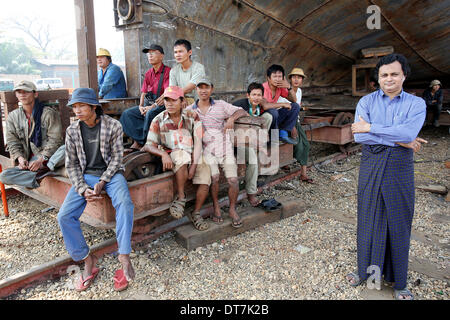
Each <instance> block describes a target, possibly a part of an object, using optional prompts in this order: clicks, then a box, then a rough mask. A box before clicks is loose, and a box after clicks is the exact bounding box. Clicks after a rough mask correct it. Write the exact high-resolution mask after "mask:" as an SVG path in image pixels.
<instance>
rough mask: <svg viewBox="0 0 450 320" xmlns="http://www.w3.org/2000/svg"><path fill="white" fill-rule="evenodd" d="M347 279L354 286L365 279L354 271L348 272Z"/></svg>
mask: <svg viewBox="0 0 450 320" xmlns="http://www.w3.org/2000/svg"><path fill="white" fill-rule="evenodd" d="M349 278H351V279H349ZM346 279H347V282H348V283H349V284H350V285H351V286H352V287H354V288H355V287H357V286H359V285H360V284H361V283H363V282H364V280H361V279H360V277H359V275H358V274H357V273H354V272H350V273H349V274H347V277H346Z"/></svg>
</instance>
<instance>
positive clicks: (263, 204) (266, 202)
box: [258, 199, 276, 211]
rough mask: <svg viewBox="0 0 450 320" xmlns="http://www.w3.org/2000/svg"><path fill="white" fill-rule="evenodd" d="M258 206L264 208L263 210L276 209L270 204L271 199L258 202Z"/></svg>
mask: <svg viewBox="0 0 450 320" xmlns="http://www.w3.org/2000/svg"><path fill="white" fill-rule="evenodd" d="M258 207H259V208H262V209H264V210H265V211H274V210H276V208H275V207H274V206H273V204H272V199H270V200H264V201H262V202H261V203H260V204H258Z"/></svg>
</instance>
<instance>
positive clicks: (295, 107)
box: [291, 102, 300, 114]
mask: <svg viewBox="0 0 450 320" xmlns="http://www.w3.org/2000/svg"><path fill="white" fill-rule="evenodd" d="M291 110H292V112H295V113H297V114H298V113H299V112H300V106H299V104H298V103H295V102H294V103H291Z"/></svg>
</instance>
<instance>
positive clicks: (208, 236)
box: [175, 198, 307, 250]
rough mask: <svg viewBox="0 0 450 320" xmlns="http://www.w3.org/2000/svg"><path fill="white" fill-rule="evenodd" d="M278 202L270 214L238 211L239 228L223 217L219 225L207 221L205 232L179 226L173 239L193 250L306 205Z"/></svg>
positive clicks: (284, 215) (302, 209) (254, 209)
mask: <svg viewBox="0 0 450 320" xmlns="http://www.w3.org/2000/svg"><path fill="white" fill-rule="evenodd" d="M278 201H279V202H280V203H282V204H283V207H282V208H281V209H279V210H275V211H272V212H266V211H265V210H263V209H260V208H253V207H250V208H246V209H245V210H238V214H239V216H240V217H241V220H242V227H241V228H238V229H236V228H234V227H233V226H232V225H231V219H230V218H228V217H224V219H225V221H224V222H223V224H221V225H217V224H215V223H213V222H211V221H208V223H209V229H208V230H205V231H198V230H197V229H195V228H194V226H193V225H192V223H190V224H188V225H184V226H181V227H179V228H177V229H176V236H175V239H176V241H177V242H178V244H180V245H181V246H183V247H184V248H186V249H187V250H193V249H195V248H197V247H201V246H204V245H207V244H209V243H213V242H215V241H218V240H221V239H225V238H228V237H232V236H235V235H237V234H240V233H242V232H245V231H248V230H251V229H255V228H257V227H259V226H261V225H264V224H266V223H270V222H276V221H279V220H281V219H285V218H288V217H291V216H294V215H296V214H298V213H301V212H304V211H305V210H306V209H307V206H306V204H305V203H304V202H303V201H302V200H297V199H296V200H288V198H282V199H279V200H278Z"/></svg>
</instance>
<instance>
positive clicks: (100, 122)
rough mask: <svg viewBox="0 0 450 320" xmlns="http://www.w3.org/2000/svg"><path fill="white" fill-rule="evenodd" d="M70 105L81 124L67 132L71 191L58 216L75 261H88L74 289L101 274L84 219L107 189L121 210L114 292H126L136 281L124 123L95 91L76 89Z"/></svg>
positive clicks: (85, 262) (118, 210) (117, 218)
mask: <svg viewBox="0 0 450 320" xmlns="http://www.w3.org/2000/svg"><path fill="white" fill-rule="evenodd" d="M67 105H68V106H70V107H72V109H73V112H74V113H75V116H76V117H77V119H78V121H75V122H73V123H72V124H71V125H70V126H69V127H68V128H67V130H66V169H67V173H68V175H69V179H70V182H71V183H72V187H71V188H70V190H69V192H68V193H67V195H66V198H65V199H64V203H63V204H62V206H61V209H60V210H59V212H58V216H57V218H58V223H59V227H60V229H61V232H62V235H63V238H64V243H65V245H66V249H67V251H68V252H69V255H70V256H71V257H72V259H73V260H74V261H82V260H84V271H83V272H82V274H81V275H80V278H79V279H78V281H77V283H76V284H75V289H76V290H77V291H83V290H86V289H87V288H88V287H89V286H90V285H91V284H92V282H93V281H94V278H95V277H96V276H97V274H98V272H99V269H98V268H97V267H96V263H97V259H98V258H97V257H96V256H95V255H93V254H89V246H88V245H87V244H86V241H85V239H84V237H83V232H82V230H81V227H80V221H79V219H80V216H81V214H82V213H83V211H84V208H85V207H86V204H87V202H95V201H97V200H100V199H102V198H103V196H102V195H101V191H102V190H103V189H104V190H105V191H106V193H107V194H108V196H109V197H110V198H111V202H112V205H113V207H114V209H115V210H116V237H117V243H118V252H119V256H118V259H119V261H120V263H121V264H122V269H119V270H117V271H116V274H115V276H114V289H115V290H117V291H121V290H124V289H126V288H127V286H128V281H130V280H131V279H133V278H134V277H135V272H134V269H133V266H132V265H131V260H130V256H129V254H130V252H131V232H132V229H133V211H134V205H133V202H131V197H130V192H129V191H128V185H127V181H126V180H125V177H124V176H123V175H122V172H123V170H124V168H123V165H122V159H123V143H122V138H123V132H122V126H121V124H120V122H119V121H117V120H115V119H113V118H111V117H109V116H107V115H104V114H103V110H102V108H101V105H100V103H99V101H98V99H97V95H96V93H95V91H94V90H93V89H90V88H78V89H76V90H74V92H73V94H72V99H71V100H70V101H69V103H68V104H67Z"/></svg>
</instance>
